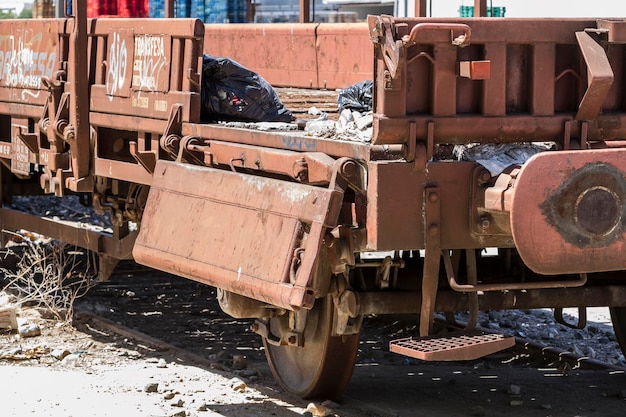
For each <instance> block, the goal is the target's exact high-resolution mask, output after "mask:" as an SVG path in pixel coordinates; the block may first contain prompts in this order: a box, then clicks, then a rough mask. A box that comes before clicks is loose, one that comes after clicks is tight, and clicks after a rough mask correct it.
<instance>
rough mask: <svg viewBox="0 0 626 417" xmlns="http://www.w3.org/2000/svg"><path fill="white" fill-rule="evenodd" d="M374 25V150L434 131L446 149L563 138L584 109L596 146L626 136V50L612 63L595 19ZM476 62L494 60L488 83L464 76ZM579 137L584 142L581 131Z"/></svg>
mask: <svg viewBox="0 0 626 417" xmlns="http://www.w3.org/2000/svg"><path fill="white" fill-rule="evenodd" d="M622 23H623V22H622ZM427 24H428V25H430V26H425V25H427ZM369 25H370V33H371V35H372V38H373V39H374V40H375V44H376V46H375V49H376V69H375V79H376V81H375V86H376V100H375V109H374V110H375V122H374V127H375V133H374V138H373V141H374V143H379V144H383V143H402V142H406V141H408V140H418V141H424V140H425V138H426V136H427V128H428V124H429V123H432V124H433V126H434V137H433V140H434V142H435V143H436V144H437V143H440V144H444V143H468V142H484V141H486V140H489V141H497V142H516V141H542V140H545V139H546V138H551V139H555V138H559V137H563V136H564V135H565V127H564V126H565V124H564V123H565V121H566V120H571V121H574V119H575V117H576V116H575V113H576V111H577V110H578V107H579V105H581V106H582V108H583V109H587V108H588V110H585V111H584V113H581V114H580V115H579V117H578V119H592V120H593V122H592V123H589V125H588V131H587V135H588V137H589V139H590V140H617V139H623V138H624V137H625V136H626V132H624V129H623V126H626V124H625V122H626V120H625V119H624V113H623V111H622V109H623V103H622V101H621V100H622V98H621V94H620V91H621V89H622V86H623V84H622V80H621V78H623V77H622V76H619V77H616V78H619V80H618V79H616V80H614V82H613V83H612V84H611V83H610V82H609V78H610V77H609V76H608V75H607V74H608V70H609V69H610V68H611V67H612V68H615V69H616V70H618V71H619V70H621V69H622V61H623V53H624V52H623V48H624V47H623V44H622V43H613V44H611V48H609V51H610V52H611V53H608V54H606V55H605V54H604V50H603V49H602V47H601V44H599V43H598V41H600V42H602V39H601V38H598V37H597V36H596V37H595V39H594V38H592V37H591V36H592V35H591V34H592V30H593V29H595V28H597V26H598V23H597V22H596V21H595V20H593V19H567V20H557V19H537V20H535V19H490V18H474V19H445V20H444V19H440V18H436V19H408V18H407V19H389V18H383V17H372V18H370V22H369ZM420 25H421V26H420ZM452 25H459V30H454V29H453V27H454V26H452ZM461 25H466V26H468V27H469V28H471V39H470V42H469V45H468V46H466V47H461V43H460V42H454V40H455V39H459V36H463V37H464V39H463V40H465V39H467V37H468V36H467V34H464V33H463V31H462V30H461V29H460V28H461ZM614 26H615V27H617V28H618V29H620V28H621V27H622V26H621V25H619V24H617V23H616V22H615V23H614ZM416 28H419V29H420V30H418V31H415V29H416ZM585 29H590V32H589V33H587V32H585ZM615 31H616V30H615V29H614V30H613V31H612V32H611V33H613V32H615ZM411 33H413V35H412V36H411V35H410V34H411ZM576 33H581V35H578V38H579V39H582V40H578V39H577V36H576ZM615 36H617V37H619V36H620V35H619V33H618V34H617V35H615ZM585 56H586V57H587V58H586V60H585V58H583V57H585ZM474 61H489V62H490V77H489V78H488V79H471V78H464V77H458V76H457V74H458V73H459V66H460V64H461V63H463V62H474ZM463 65H466V64H463ZM586 69H587V70H586ZM480 78H483V77H480ZM587 81H588V82H589V87H587ZM586 91H588V96H587V97H585V98H584V99H583V95H584V94H585V92H586ZM600 108H602V110H603V113H602V114H599V115H598V110H599V109H600ZM611 110H614V111H613V112H611ZM596 116H597V117H596ZM411 124H414V125H415V127H414V129H415V134H413V135H412V134H411V132H410V129H411V127H410V126H411ZM570 129H571V131H570V134H571V135H573V136H580V135H581V126H580V124H578V123H572V124H571V126H570ZM412 136H413V137H412Z"/></svg>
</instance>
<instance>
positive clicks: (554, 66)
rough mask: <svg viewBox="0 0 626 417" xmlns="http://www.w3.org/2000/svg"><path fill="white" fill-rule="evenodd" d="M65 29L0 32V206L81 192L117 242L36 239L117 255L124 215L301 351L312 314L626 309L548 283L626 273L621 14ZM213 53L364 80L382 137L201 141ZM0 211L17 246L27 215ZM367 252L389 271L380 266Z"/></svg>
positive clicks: (8, 24)
mask: <svg viewBox="0 0 626 417" xmlns="http://www.w3.org/2000/svg"><path fill="white" fill-rule="evenodd" d="M305 3H306V2H305ZM81 5H84V4H83V3H81ZM171 5H172V2H168V8H170V6H171ZM423 5H424V2H416V6H417V7H419V9H420V10H422V8H423ZM475 5H476V6H478V7H477V9H478V8H479V9H480V10H479V12H482V9H483V8H484V5H485V2H484V1H482V0H479V1H477V2H475ZM79 7H80V5H79ZM77 18H79V20H80V22H76V21H75V19H74V18H71V19H59V20H41V21H35V20H32V21H19V22H18V21H2V22H0V34H2V35H3V37H1V38H0V46H1V48H0V52H2V56H1V57H0V58H1V59H2V60H3V61H2V62H4V65H3V67H2V76H1V77H0V128H2V131H3V132H5V136H4V137H2V138H0V162H1V163H2V164H3V165H4V166H5V167H7V168H9V169H10V170H11V171H12V173H13V174H15V175H17V176H18V177H19V178H20V179H21V181H17V182H16V183H14V184H10V183H9V182H8V181H6V182H4V181H3V189H2V193H3V199H4V201H5V202H8V201H9V198H10V195H11V194H17V195H19V194H21V193H23V194H28V193H31V192H33V191H32V190H33V189H36V190H37V192H40V191H41V190H42V189H43V191H44V192H46V193H54V194H56V195H58V196H63V195H65V194H66V193H68V192H69V191H73V192H78V193H79V194H80V196H81V198H82V199H83V200H85V201H87V202H88V201H91V200H93V202H94V205H95V206H96V207H97V208H99V209H100V210H106V211H108V212H110V213H111V219H112V221H113V226H114V228H113V229H114V233H113V236H111V237H110V239H104V238H101V237H99V236H97V235H95V234H91V233H74V231H73V229H72V228H70V227H60V228H55V226H54V224H53V223H50V222H48V221H32V222H31V224H32V225H33V226H34V227H36V228H38V229H40V230H43V231H45V232H46V233H50V234H55V233H56V234H57V235H58V237H59V238H61V239H63V240H67V241H70V242H74V243H77V244H79V245H83V246H86V247H88V248H89V249H92V250H94V251H97V252H98V253H99V254H103V255H106V256H110V257H125V256H128V250H129V247H130V246H131V245H132V242H133V240H134V238H135V235H134V233H132V232H130V229H129V224H128V223H129V222H130V221H135V222H137V223H138V224H139V225H140V232H139V236H138V239H137V242H136V244H135V247H134V251H133V255H134V257H135V258H136V260H137V261H139V262H141V263H144V264H146V265H150V266H153V267H155V268H158V269H161V270H164V271H168V272H172V273H175V274H179V275H182V276H186V277H188V278H191V279H195V280H198V281H200V282H204V283H207V284H210V285H214V286H217V287H219V288H222V289H224V290H226V291H230V292H233V293H236V294H241V295H244V296H246V297H250V298H253V299H254V300H257V301H258V302H257V303H252V304H253V305H252V308H251V307H250V306H248V307H246V306H245V305H239V306H236V307H241V309H242V311H243V310H245V311H248V310H250V311H252V310H253V311H254V312H255V314H256V315H258V314H260V313H259V312H258V311H259V309H258V308H257V307H259V305H262V308H263V309H265V308H266V306H265V305H264V304H263V303H267V304H269V305H273V306H274V307H279V308H283V309H288V310H292V312H290V313H287V315H285V316H283V317H282V319H277V320H278V321H281V320H283V321H284V322H285V323H287V322H289V326H287V327H290V328H289V329H288V330H285V331H286V332H287V333H289V334H291V333H293V334H292V335H293V336H294V340H295V342H291V341H288V342H287V343H289V344H292V345H293V346H290V347H295V345H299V344H302V343H301V342H302V335H303V334H306V333H303V332H304V327H305V325H306V324H307V323H306V315H303V314H301V313H302V312H303V311H304V310H307V309H309V308H311V307H312V306H313V304H314V301H315V298H316V297H321V296H329V300H328V301H329V302H330V301H334V302H332V303H330V304H328V305H329V306H330V305H332V306H333V309H332V310H333V314H334V313H337V315H336V317H334V318H333V315H328V316H327V317H330V319H329V320H331V319H332V320H335V319H336V320H337V326H335V327H333V328H334V331H335V332H336V333H338V334H343V335H352V336H354V335H355V334H356V333H358V328H359V326H360V321H359V320H360V319H362V317H360V316H362V314H365V313H364V312H366V313H367V314H370V313H371V314H376V313H379V312H383V313H389V312H393V311H396V310H400V311H403V312H419V313H421V315H422V322H421V323H420V326H419V328H420V333H421V334H422V335H426V334H428V333H429V332H430V330H431V325H432V317H433V314H434V311H437V310H436V309H442V310H446V311H452V310H454V309H463V310H466V309H468V307H469V308H470V310H471V311H472V312H473V313H476V314H477V309H478V306H479V305H480V306H481V308H486V307H485V304H480V302H479V301H478V300H477V299H476V298H471V297H467V296H466V295H465V293H466V292H472V293H474V294H475V293H476V291H487V292H491V291H493V292H496V291H501V290H512V291H516V290H521V289H528V291H532V292H533V295H532V297H529V296H520V297H519V298H515V297H514V298H513V299H510V298H507V297H506V296H504V295H502V296H501V297H499V296H496V294H490V301H489V304H487V305H488V306H489V308H498V307H502V308H522V307H523V306H522V305H520V304H518V300H522V301H519V302H520V303H524V304H525V305H527V306H537V305H543V304H546V303H548V304H549V303H550V301H551V297H554V305H555V306H556V305H563V304H568V303H570V302H572V301H571V300H565V298H567V296H572V295H573V296H575V297H579V299H577V300H575V301H576V302H577V303H578V302H579V304H576V305H591V304H593V303H597V302H602V303H605V304H610V305H613V306H622V305H623V303H624V301H623V296H622V293H623V291H617V290H615V286H613V287H608V286H601V285H602V284H599V280H597V279H596V280H595V282H593V283H594V284H599V285H598V287H596V288H593V290H591V286H589V287H587V286H585V287H582V288H581V289H580V291H571V290H569V289H563V292H562V293H561V292H559V293H555V292H554V291H549V290H548V289H547V288H552V287H555V286H569V287H573V286H576V285H587V283H589V282H591V281H594V276H593V274H589V276H588V277H587V275H585V273H586V272H598V273H600V275H601V276H602V277H603V278H611V279H612V282H613V283H616V282H619V280H620V279H622V277H621V276H620V274H621V273H615V274H611V273H609V272H608V271H609V270H618V271H621V270H623V269H626V263H625V262H624V260H623V258H624V257H623V256H621V254H623V253H624V251H625V250H626V247H624V242H625V238H626V236H625V235H624V232H625V231H626V220H624V219H626V215H625V213H626V208H625V207H626V204H624V201H626V184H625V183H626V181H625V180H624V173H625V172H626V165H625V163H624V162H623V160H624V156H625V155H624V152H626V151H624V149H626V148H624V144H625V143H626V142H625V141H626V112H625V109H626V101H625V97H624V86H625V81H624V77H625V76H624V74H626V71H625V69H626V64H625V62H626V60H625V59H624V57H625V56H626V36H625V29H624V28H625V25H626V23H625V21H624V20H619V19H616V20H606V19H602V20H599V21H596V20H595V19H591V18H588V19H489V18H470V19H457V18H453V19H439V18H437V19H430V18H402V19H397V18H392V17H389V16H380V17H371V18H370V19H369V22H368V24H353V25H350V24H301V25H299V24H285V25H269V24H262V25H207V26H205V25H204V24H202V23H201V22H200V21H199V20H194V19H125V18H121V19H120V18H117V19H106V18H102V19H92V20H87V19H86V17H85V16H84V14H82V12H81V13H78V14H77ZM31 34H32V36H31ZM11 36H12V37H13V38H15V39H21V41H22V44H23V45H28V46H27V47H25V48H24V49H20V50H18V49H16V48H15V47H14V44H13V43H11V41H9V40H10V39H11ZM17 44H18V46H19V45H21V44H20V43H19V42H18V43H17ZM204 52H206V53H210V54H212V55H219V56H228V57H230V58H233V59H235V60H237V61H239V62H240V63H242V64H243V65H245V66H247V67H248V68H250V69H251V70H253V71H256V72H258V73H259V74H261V75H262V76H263V77H264V78H266V79H267V80H268V81H269V82H270V83H271V84H273V85H275V86H293V87H305V88H327V89H335V88H343V87H346V86H347V85H350V84H353V83H355V82H357V81H362V80H365V79H372V78H373V80H374V108H373V113H374V114H373V119H374V120H373V129H374V134H373V137H372V140H371V141H369V142H368V141H366V140H365V141H350V140H345V139H344V138H343V137H338V136H336V135H332V134H328V135H326V136H323V137H320V136H315V135H314V134H311V133H308V132H303V131H299V130H293V131H291V130H289V131H262V130H252V129H249V128H244V127H237V128H235V127H226V126H223V125H221V124H203V123H200V110H201V108H200V106H201V100H200V96H201V86H202V80H201V63H202V61H201V59H202V54H203V53H204ZM53 56H54V59H53V58H52V57H53ZM15 57H22V58H23V57H26V58H29V57H30V58H31V59H32V60H34V61H28V59H26V61H20V60H19V59H17V60H16V59H15ZM35 59H36V60H35ZM16 74H17V75H16ZM20 74H21V75H22V76H20ZM24 74H27V76H23V75H24ZM329 97H330V95H329ZM335 105H336V103H335ZM293 127H295V126H293ZM532 141H542V142H543V141H550V142H553V143H554V148H555V149H558V151H551V152H545V153H542V154H540V155H538V156H535V157H534V158H532V159H530V160H529V161H528V162H526V163H520V164H519V165H521V166H517V165H516V166H515V168H514V169H511V168H509V169H506V170H505V171H504V172H502V173H500V172H495V171H494V172H491V171H489V170H487V165H488V161H486V160H484V159H478V160H477V161H475V162H470V161H459V160H457V159H456V157H455V153H454V152H453V147H452V146H453V145H456V144H461V145H468V144H474V143H478V144H483V145H487V144H491V145H493V144H514V143H522V142H524V143H525V142H532ZM598 148H607V149H606V150H599V149H598ZM564 149H565V151H563V150H564ZM3 180H4V178H3ZM148 190H150V191H148ZM1 214H2V220H3V226H6V227H8V228H10V229H14V228H17V227H19V226H20V225H28V219H29V218H30V217H29V216H27V215H22V214H19V215H18V214H15V213H13V212H12V211H8V210H5V209H3V210H2V213H1ZM484 247H496V248H498V250H499V252H498V254H497V255H496V256H497V261H498V262H491V261H489V260H484V259H482V257H481V256H480V250H481V249H482V248H484ZM365 250H389V251H394V252H396V253H395V255H394V258H393V259H392V260H389V262H386V261H381V262H369V261H367V260H366V259H365V257H362V258H361V257H359V253H360V252H362V251H365ZM418 250H420V251H418ZM422 250H423V255H420V253H422ZM400 251H402V257H403V258H400V256H401V255H400ZM442 255H443V259H444V262H443V267H442V265H441V257H442ZM405 258H406V259H405ZM390 259H391V258H390ZM462 260H464V261H465V262H464V263H463V262H462ZM357 265H358V267H357ZM400 266H404V267H406V269H402V268H400ZM357 268H358V271H361V272H363V279H362V280H358V281H357V279H356V278H355V276H356V275H357V274H356V273H353V269H357ZM331 272H332V273H331ZM333 273H334V274H337V275H333ZM442 273H445V274H446V276H447V278H448V280H447V281H441V282H440V280H439V277H440V275H441V274H442ZM565 274H574V275H575V276H574V277H572V276H567V275H565ZM546 275H558V276H557V277H553V276H546ZM407 289H408V291H407ZM587 289H589V291H587ZM453 291H456V293H455V294H453V295H450V294H451V293H452V292H453ZM555 291H556V290H555ZM567 291H569V292H567ZM351 293H352V296H351ZM520 294H521V293H520ZM524 294H526V293H524ZM555 294H559V295H560V294H563V295H560V296H559V297H556V296H555ZM616 297H619V299H617V298H616ZM331 298H334V300H330V299H331ZM557 298H559V299H558V300H557ZM235 299H236V297H233V300H235ZM359 299H360V300H362V302H363V304H361V305H359V304H358V303H357V301H358V300H359ZM350 300H353V301H354V303H353V304H354V305H352V304H350ZM233 302H235V303H236V301H233ZM391 304H393V305H391ZM494 306H495V307H494ZM334 307H337V311H335V309H334ZM342 308H343V310H342ZM235 310H237V309H236V308H235ZM235 310H233V311H235ZM340 310H341V311H340ZM344 310H346V311H344ZM274 311H275V312H276V311H281V310H280V309H276V310H274ZM293 312H297V314H295V315H293V316H289V319H288V315H290V314H294V313H293ZM294 317H295V318H294ZM298 317H299V318H298ZM325 317H326V316H325ZM291 319H293V320H291ZM292 321H293V323H292ZM325 324H329V323H325ZM309 325H311V324H309ZM270 327H271V326H270ZM291 327H293V328H291ZM348 329H350V330H349V332H348ZM273 331H275V329H274V330H272V329H270V331H269V333H266V334H265V337H268V338H274V336H277V335H276V334H270V333H271V332H273ZM277 332H278V333H281V332H280V331H277ZM290 332H291V333H290ZM340 332H343V333H340ZM287 333H284V334H282V335H281V334H278V336H281V337H282V336H285V335H286V334H287ZM332 337H338V336H337V335H335V334H333V335H332ZM279 339H280V338H279ZM288 339H289V337H286V338H284V339H281V340H288ZM272 340H273V341H275V338H274V339H272ZM321 342H322V343H323V342H324V339H321ZM470 350H471V349H466V348H462V349H460V352H456V353H454V354H452V355H451V356H450V357H453V358H460V357H464V355H466V354H467V353H468V352H469V351H470ZM478 351H481V349H478ZM429 358H434V356H429ZM274 365H275V366H280V364H274ZM344 376H345V375H344ZM319 383H320V384H323V383H324V381H320V382H319ZM316 384H317V381H316ZM313 388H315V387H313Z"/></svg>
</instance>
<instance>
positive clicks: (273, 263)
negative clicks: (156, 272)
mask: <svg viewBox="0 0 626 417" xmlns="http://www.w3.org/2000/svg"><path fill="white" fill-rule="evenodd" d="M342 198H343V194H342V193H340V192H337V191H333V190H329V189H325V188H318V187H311V186H306V185H301V184H295V183H288V182H284V181H279V180H274V179H268V178H261V177H255V176H251V175H244V174H238V173H234V172H230V171H223V170H217V169H212V168H203V167H198V166H193V165H186V164H177V163H174V162H166V161H159V162H158V163H157V165H156V169H155V174H154V179H153V181H152V187H151V189H150V194H149V197H148V201H147V204H146V209H145V211H144V214H143V220H142V223H141V229H140V233H139V237H138V238H137V241H136V244H135V247H134V249H133V256H134V258H135V260H136V261H137V262H139V263H141V264H144V265H148V266H151V267H154V268H157V269H160V270H163V271H167V272H171V273H174V274H177V275H181V276H185V277H187V278H190V279H194V280H197V281H200V282H203V283H206V284H209V285H214V286H217V287H220V288H223V289H225V290H228V291H232V292H235V293H238V294H241V295H244V296H247V297H250V298H254V299H257V300H262V301H264V302H267V303H269V304H272V305H276V306H280V307H284V308H288V309H294V308H300V307H304V308H310V307H311V306H312V304H313V301H314V298H315V295H316V292H317V290H318V289H317V288H313V287H312V284H311V281H312V278H313V273H314V268H315V263H316V258H317V254H318V251H319V249H320V246H321V242H322V239H323V237H324V234H325V231H326V229H327V228H328V227H333V226H335V223H336V222H337V219H338V216H339V209H340V207H341V202H342Z"/></svg>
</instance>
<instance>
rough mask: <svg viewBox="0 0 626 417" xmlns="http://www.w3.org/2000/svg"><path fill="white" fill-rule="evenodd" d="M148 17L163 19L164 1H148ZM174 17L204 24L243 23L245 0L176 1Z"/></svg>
mask: <svg viewBox="0 0 626 417" xmlns="http://www.w3.org/2000/svg"><path fill="white" fill-rule="evenodd" d="M149 5H150V17H157V18H158V17H160V18H163V17H165V0H149ZM174 15H175V16H176V17H192V18H196V19H200V20H202V21H203V22H204V23H245V22H246V18H247V1H246V0H177V1H176V3H175V4H174Z"/></svg>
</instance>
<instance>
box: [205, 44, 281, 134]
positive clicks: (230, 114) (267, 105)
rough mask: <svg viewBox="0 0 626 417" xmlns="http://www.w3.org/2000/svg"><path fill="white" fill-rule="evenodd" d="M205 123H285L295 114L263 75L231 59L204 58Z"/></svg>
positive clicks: (208, 56)
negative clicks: (284, 103)
mask: <svg viewBox="0 0 626 417" xmlns="http://www.w3.org/2000/svg"><path fill="white" fill-rule="evenodd" d="M200 95H201V99H202V112H201V118H202V120H203V121H205V122H208V121H246V122H286V123H289V122H291V121H292V120H293V115H292V113H291V111H289V109H287V108H286V107H285V106H284V105H283V103H282V102H281V101H280V98H278V95H277V94H276V91H274V89H273V88H272V86H271V85H270V84H269V83H268V82H267V81H265V80H264V79H263V77H261V76H260V75H258V74H256V73H255V72H253V71H250V70H249V69H247V68H245V67H244V66H243V65H241V64H239V63H237V62H235V61H233V60H232V59H230V58H217V57H213V56H210V55H206V54H205V55H204V56H203V59H202V89H201V92H200Z"/></svg>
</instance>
